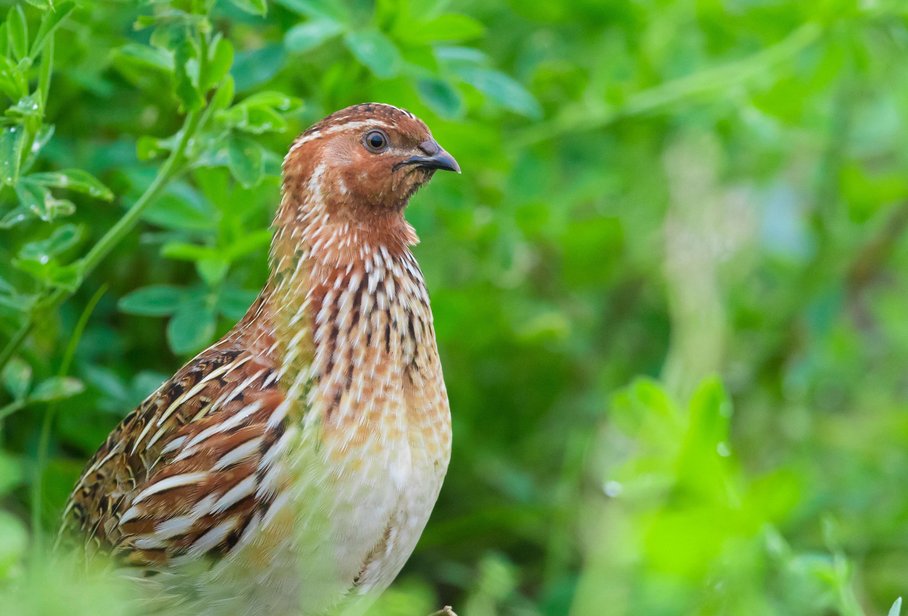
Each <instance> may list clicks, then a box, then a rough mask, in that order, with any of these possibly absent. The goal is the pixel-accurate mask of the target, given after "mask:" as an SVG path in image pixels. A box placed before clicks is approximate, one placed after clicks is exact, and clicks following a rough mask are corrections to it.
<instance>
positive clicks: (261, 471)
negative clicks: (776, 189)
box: [65, 103, 451, 614]
mask: <svg viewBox="0 0 908 616" xmlns="http://www.w3.org/2000/svg"><path fill="white" fill-rule="evenodd" d="M375 127H379V128H381V129H382V130H384V131H386V132H388V133H390V134H392V135H393V136H394V147H393V148H391V149H390V150H389V153H388V157H393V156H399V157H403V156H406V155H408V154H407V148H408V147H410V146H411V145H412V144H415V143H421V142H424V141H425V140H426V139H430V138H431V134H429V132H428V129H427V128H426V127H425V125H424V124H423V123H422V122H421V121H419V120H418V119H416V118H415V117H414V116H413V115H412V114H410V113H409V112H405V111H403V110H399V109H396V108H394V107H390V106H387V105H380V104H375V103H372V104H367V105H358V106H355V107H351V108H348V109H346V110H342V111H340V112H338V113H336V114H333V115H332V116H329V117H328V118H326V119H325V120H323V121H322V122H320V123H318V124H316V125H315V126H314V127H313V128H311V129H310V130H308V131H306V133H304V134H303V135H302V136H301V137H300V138H299V139H298V140H297V141H296V142H295V143H294V145H293V146H292V148H291V150H290V152H289V153H288V156H287V158H286V159H285V164H284V169H285V183H284V192H283V198H282V201H281V205H280V208H279V209H278V213H277V216H276V218H275V236H274V240H273V243H272V250H271V256H270V266H271V276H270V278H269V281H268V283H267V285H266V287H265V289H264V290H263V292H262V294H261V295H260V297H259V298H258V299H257V300H256V302H255V303H254V304H253V305H252V306H251V307H250V309H249V312H248V313H247V315H246V316H245V317H244V318H243V319H242V320H241V321H240V322H239V323H238V324H237V325H236V327H234V329H233V330H231V332H229V333H228V334H227V335H226V336H225V337H224V338H223V339H222V340H220V341H219V342H217V343H216V344H214V345H213V346H212V347H210V348H208V349H206V350H205V351H203V352H202V353H200V354H199V355H198V356H197V357H195V358H194V359H192V360H191V361H190V362H189V363H188V364H187V365H186V366H184V367H183V368H182V369H181V370H180V371H179V372H177V374H176V375H174V377H173V378H171V379H170V380H169V381H167V382H166V383H164V384H163V385H162V386H161V387H160V388H159V389H158V390H157V391H156V392H154V393H153V394H152V395H151V396H149V398H148V399H147V400H146V401H145V402H143V403H142V405H141V406H140V407H139V408H137V409H136V410H135V411H133V412H132V413H131V414H130V415H129V416H128V417H126V419H124V420H123V422H122V423H121V424H120V425H119V426H118V427H117V428H116V429H115V430H114V432H113V433H112V434H111V435H110V437H109V438H108V440H107V441H106V442H105V444H104V445H103V446H102V447H101V449H100V450H99V451H98V453H97V454H95V456H94V458H93V459H92V460H91V461H90V462H89V464H88V465H87V467H86V470H85V472H84V473H83V475H82V477H81V478H80V480H79V482H78V484H77V486H76V488H75V490H74V492H73V495H72V497H71V500H70V502H69V504H68V506H67V510H66V516H65V530H68V531H77V533H74V534H78V533H81V534H82V535H83V536H84V537H86V538H89V539H90V540H91V542H90V543H91V545H93V546H95V548H100V549H104V550H111V551H114V552H115V553H116V554H118V555H119V556H120V557H121V558H122V560H123V562H124V563H126V564H129V565H133V566H136V567H139V568H140V570H142V571H144V576H145V577H146V580H145V582H146V586H147V585H148V584H149V583H150V584H151V586H152V587H155V586H154V585H155V584H157V587H155V588H156V591H155V592H157V593H159V594H161V595H167V596H174V597H177V598H178V600H179V601H181V602H183V603H186V604H189V605H191V606H193V609H195V611H197V612H198V613H201V614H207V613H219V614H223V613H239V614H259V613H261V614H265V613H291V612H292V613H302V614H310V613H311V614H319V613H323V611H324V610H325V609H328V608H330V607H331V606H335V605H337V604H338V603H339V602H344V601H351V600H352V598H353V597H356V596H358V595H374V593H376V592H378V591H381V590H382V589H384V588H385V587H387V585H388V584H390V583H391V581H392V580H393V579H394V577H395V576H396V575H397V573H398V571H399V570H400V568H401V567H402V566H403V564H404V562H405V561H406V559H407V558H408V557H409V554H410V553H411V552H412V550H413V548H414V546H415V544H416V541H417V540H418V538H419V535H420V534H421V532H422V529H423V527H424V526H425V524H426V522H427V520H428V517H429V514H430V512H431V509H432V507H433V505H434V503H435V500H436V498H437V496H438V492H439V490H440V488H441V483H442V479H443V478H444V475H445V472H446V469H447V464H448V459H449V457H450V448H451V431H450V414H449V411H448V401H447V394H446V391H445V386H444V381H443V379H442V373H441V366H440V363H439V359H438V352H437V349H436V344H435V334H434V330H433V324H432V313H431V310H430V308H429V298H428V294H427V292H426V286H425V283H424V281H423V277H422V273H421V272H420V269H419V266H418V265H417V263H416V260H415V259H414V257H413V255H412V254H411V252H410V250H409V248H408V247H409V246H410V245H412V244H413V243H415V242H416V241H417V238H416V235H415V233H414V232H413V229H412V228H411V227H410V226H409V225H408V224H407V223H406V221H405V220H404V219H403V216H402V214H401V213H402V211H403V208H404V206H405V205H406V201H407V199H408V198H409V196H410V195H412V193H413V192H415V190H416V189H418V188H419V186H420V185H422V184H423V183H425V182H426V181H427V180H428V179H429V178H431V176H432V172H431V171H423V170H413V171H407V172H405V173H400V174H397V175H394V174H393V173H392V171H391V169H392V167H393V162H394V160H395V159H393V158H388V157H386V158H379V157H374V158H370V157H369V155H368V153H363V152H360V149H362V148H359V147H358V144H359V142H360V139H361V133H362V132H363V131H364V130H369V129H374V128H375ZM163 572H166V573H168V575H166V576H155V575H154V574H155V573H163ZM149 576H150V577H149ZM149 580H152V582H149ZM155 580H157V581H155ZM187 588H191V592H189V591H187ZM210 605H221V606H222V607H221V608H218V609H217V610H216V609H214V608H209V607H208V606H210ZM223 605H230V606H236V610H235V611H229V610H228V611H227V612H225V611H224V610H223Z"/></svg>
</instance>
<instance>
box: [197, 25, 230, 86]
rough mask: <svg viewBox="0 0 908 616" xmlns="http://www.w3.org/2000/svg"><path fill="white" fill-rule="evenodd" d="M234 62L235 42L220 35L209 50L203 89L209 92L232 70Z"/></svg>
mask: <svg viewBox="0 0 908 616" xmlns="http://www.w3.org/2000/svg"><path fill="white" fill-rule="evenodd" d="M232 64H233V44H232V43H231V42H230V41H228V40H227V39H225V38H223V37H220V36H218V37H217V38H216V39H215V41H214V43H213V44H212V46H211V48H210V49H209V52H208V66H207V70H206V71H205V75H204V79H203V81H202V91H203V92H207V91H208V90H210V89H211V88H213V87H215V86H216V85H218V83H220V82H221V80H222V79H223V78H224V76H225V75H227V74H228V73H229V72H230V67H231V65H232Z"/></svg>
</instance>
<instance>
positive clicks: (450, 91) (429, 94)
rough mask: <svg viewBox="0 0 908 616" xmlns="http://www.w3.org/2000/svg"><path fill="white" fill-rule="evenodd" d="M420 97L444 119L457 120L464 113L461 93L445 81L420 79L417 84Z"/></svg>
mask: <svg viewBox="0 0 908 616" xmlns="http://www.w3.org/2000/svg"><path fill="white" fill-rule="evenodd" d="M416 89H417V91H418V92H419V97H420V98H421V99H422V101H423V102H424V103H425V104H426V105H428V106H429V107H430V108H431V109H432V111H434V112H435V113H437V114H438V115H440V116H442V117H444V118H457V117H459V116H460V115H461V114H462V113H463V99H462V98H461V97H460V93H459V92H458V91H457V90H456V89H455V88H454V86H452V85H451V84H449V83H448V82H447V81H444V80H443V79H435V78H427V79H420V80H419V81H418V82H417V83H416Z"/></svg>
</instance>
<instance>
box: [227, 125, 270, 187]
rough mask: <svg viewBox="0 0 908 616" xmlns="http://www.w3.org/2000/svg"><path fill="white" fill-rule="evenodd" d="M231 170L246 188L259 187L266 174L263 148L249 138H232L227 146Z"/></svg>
mask: <svg viewBox="0 0 908 616" xmlns="http://www.w3.org/2000/svg"><path fill="white" fill-rule="evenodd" d="M227 153H228V156H229V159H228V160H229V168H230V173H231V174H233V177H234V178H236V180H237V181H238V182H239V183H240V184H242V185H243V186H244V187H245V188H251V187H253V186H255V185H257V184H258V183H259V182H260V181H261V180H262V176H263V173H264V165H263V161H262V147H261V146H260V145H259V144H258V143H256V142H255V141H253V140H252V139H249V138H247V137H239V136H234V137H231V138H230V140H229V141H228V144H227Z"/></svg>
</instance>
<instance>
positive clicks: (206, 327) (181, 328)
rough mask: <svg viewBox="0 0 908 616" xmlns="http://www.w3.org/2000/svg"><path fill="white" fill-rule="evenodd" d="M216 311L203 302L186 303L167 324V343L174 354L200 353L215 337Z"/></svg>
mask: <svg viewBox="0 0 908 616" xmlns="http://www.w3.org/2000/svg"><path fill="white" fill-rule="evenodd" d="M215 325H216V318H215V314H214V311H213V310H212V309H211V308H210V307H208V306H207V304H206V303H205V302H203V301H191V302H184V303H183V304H182V305H181V306H180V308H179V309H178V310H177V312H176V314H174V315H173V318H172V319H170V322H169V323H168V324H167V342H168V344H170V348H171V349H172V350H173V352H174V353H189V352H191V351H198V350H200V349H201V348H202V347H204V346H205V345H206V344H208V343H209V342H210V341H211V338H212V337H213V336H214V329H215Z"/></svg>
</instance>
